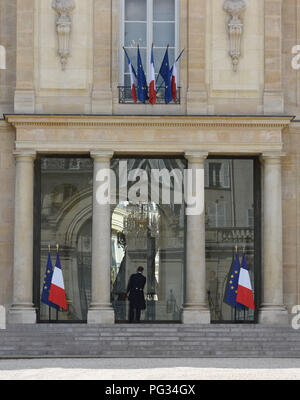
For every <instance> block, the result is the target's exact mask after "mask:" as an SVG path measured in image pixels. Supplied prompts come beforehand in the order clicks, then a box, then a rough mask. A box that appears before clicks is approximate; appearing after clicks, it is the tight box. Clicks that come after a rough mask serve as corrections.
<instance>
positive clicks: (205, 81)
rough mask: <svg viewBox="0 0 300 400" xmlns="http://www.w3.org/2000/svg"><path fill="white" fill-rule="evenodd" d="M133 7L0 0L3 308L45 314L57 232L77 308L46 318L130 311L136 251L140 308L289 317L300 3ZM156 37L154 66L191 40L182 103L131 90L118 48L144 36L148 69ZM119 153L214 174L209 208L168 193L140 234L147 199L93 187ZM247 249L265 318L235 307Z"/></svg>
mask: <svg viewBox="0 0 300 400" xmlns="http://www.w3.org/2000/svg"><path fill="white" fill-rule="evenodd" d="M138 3H139V6H138V7H137V2H136V1H135V0H85V1H82V0H60V1H58V0H56V1H55V0H53V1H52V0H9V1H6V0H0V18H1V24H0V44H1V45H3V46H5V48H6V66H7V69H6V70H2V71H0V108H1V110H0V111H1V114H3V119H2V120H1V121H0V142H1V147H0V176H1V185H2V190H1V193H0V276H1V279H0V304H4V305H5V306H6V309H7V313H8V318H9V321H10V322H11V323H36V322H40V321H42V320H47V318H48V310H45V309H43V305H42V304H41V303H40V293H41V290H42V285H43V283H42V282H43V271H44V268H45V266H46V261H47V250H48V244H50V245H51V248H52V249H55V245H56V243H59V245H60V254H61V260H62V266H63V269H64V268H65V282H66V287H67V297H68V302H69V303H68V304H69V310H68V313H62V312H59V313H58V314H59V315H57V316H56V317H51V313H50V314H49V319H50V320H52V319H53V318H54V319H55V318H57V319H58V320H62V321H67V320H69V321H74V320H78V321H82V322H86V321H87V322H88V323H113V322H115V320H123V319H125V316H126V307H127V305H126V302H125V300H124V298H122V296H121V295H122V294H124V287H123V286H124V282H125V281H126V280H127V279H128V277H129V274H130V273H131V272H132V271H133V270H134V269H135V268H136V266H137V265H139V264H140V263H142V264H143V265H144V266H145V267H146V269H147V278H148V281H149V282H152V281H151V279H153V282H154V283H153V285H152V286H151V285H150V286H149V287H148V288H147V296H148V297H147V301H148V307H147V308H148V311H147V315H146V314H145V316H144V319H145V320H150V321H151V320H158V321H159V320H161V321H165V320H168V321H169V320H174V321H182V322H183V323H210V322H211V321H230V322H235V321H240V320H245V321H248V322H259V323H288V320H289V317H290V316H291V309H292V307H293V306H294V305H296V304H300V298H299V296H300V278H299V277H300V265H299V254H298V253H299V250H300V247H299V246H300V239H299V237H300V236H299V229H300V214H299V210H300V207H299V204H300V203H299V202H300V186H299V184H298V181H299V171H300V169H299V168H300V150H298V144H299V145H300V141H299V138H298V135H299V134H300V122H299V121H300V105H299V101H300V100H299V99H300V84H299V82H300V81H299V79H300V77H299V74H300V71H299V70H298V69H297V51H298V50H297V49H295V46H297V45H300V37H299V35H300V34H299V32H300V25H299V21H300V20H299V12H300V2H299V0H285V1H282V0H264V1H262V0H251V1H247V0H226V1H224V0H160V1H159V2H158V1H156V0H141V1H139V2H138ZM141 4H142V6H141ZM143 5H144V8H143ZM132 10H134V13H137V14H138V15H137V16H136V17H135V16H133V11H132ZM164 35H165V36H164ZM165 38H166V39H165ZM167 40H168V41H170V42H167ZM139 41H140V42H139ZM152 42H154V46H155V47H156V53H155V55H156V60H157V66H156V68H159V64H160V63H161V60H162V57H163V52H164V48H165V47H166V45H167V44H170V58H171V60H174V58H175V56H177V54H179V52H180V50H181V49H183V48H184V49H185V51H184V53H183V56H182V57H181V59H180V62H179V63H178V65H177V68H178V71H179V85H180V93H179V92H178V96H179V94H180V99H179V101H177V102H176V103H174V102H172V103H170V104H164V102H163V101H160V102H159V104H156V105H154V106H152V105H151V104H134V103H133V102H132V101H131V99H130V97H129V96H127V95H126V91H125V92H124V86H126V82H128V71H127V69H126V65H125V64H126V63H125V60H124V53H123V49H122V47H123V46H125V48H127V50H128V52H129V54H130V56H131V57H132V60H133V62H134V60H136V58H135V57H136V53H135V52H136V47H137V43H140V45H141V46H140V47H141V51H142V56H143V57H144V58H143V61H144V67H145V70H146V72H149V59H150V49H151V43H152ZM172 57H173V58H172ZM299 64H300V63H299ZM156 72H158V69H157V70H156ZM148 76H149V74H148ZM126 79H127V80H126ZM124 93H125V95H124ZM160 100H163V99H160ZM299 148H300V147H299ZM116 160H119V162H120V161H121V160H127V166H129V165H131V168H133V166H134V165H136V164H135V163H137V165H138V164H139V160H146V161H147V162H146V161H145V163H144V164H143V166H142V168H144V169H145V171H146V170H147V168H149V165H151V163H154V164H155V162H158V161H159V160H162V161H159V162H161V165H165V166H166V168H169V167H168V165H169V166H171V165H173V164H172V163H173V162H175V161H176V163H177V165H179V164H180V163H181V164H180V165H186V166H188V168H190V169H192V170H193V169H199V170H204V176H205V179H204V180H203V182H202V181H201V185H200V186H201V191H200V194H199V196H200V200H201V199H204V198H205V203H206V205H205V209H204V211H203V212H202V213H201V215H198V216H196V217H195V216H186V218H182V217H181V216H180V215H181V214H180V213H181V212H182V211H180V210H179V208H178V210H177V208H176V207H171V208H170V207H169V208H168V207H163V206H161V205H159V204H158V205H156V206H157V208H155V207H154V208H153V210H154V211H153V210H152V214H153V215H155V216H157V213H158V214H159V216H160V221H161V225H160V227H159V231H160V234H158V235H155V234H153V235H152V236H151V234H150V236H149V235H148V234H147V227H146V228H145V229H144V231H143V232H142V231H141V232H139V233H140V236H139V238H142V237H143V243H142V242H139V241H138V239H137V238H136V237H135V238H133V239H132V238H130V234H132V231H130V232H129V231H128V229H127V231H128V232H127V233H126V232H125V231H124V229H125V222H124V221H125V219H126V218H129V219H130V218H131V217H133V216H134V215H136V214H135V211H137V210H134V209H129V208H128V209H127V208H126V207H125V206H126V205H125V206H124V204H121V205H120V204H119V205H118V206H117V207H110V205H100V204H98V203H97V201H96V196H97V190H98V186H99V182H98V180H97V174H98V173H99V171H101V170H102V169H103V168H110V167H111V166H112V165H113V163H114V162H116ZM136 160H137V161H136ZM151 160H152V161H151ZM153 160H154V161H153ZM155 160H156V161H155ZM157 160H158V161H157ZM172 160H173V161H172ZM174 160H175V161H174ZM168 163H169V164H168ZM170 168H171V167H170ZM249 171H250V172H251V173H250V172H249ZM245 182H246V184H245ZM249 199H251V200H249ZM133 208H134V207H133ZM157 210H159V211H157ZM148 217H149V211H148ZM137 218H140V216H138V217H137ZM126 221H127V219H126ZM172 224H173V225H172ZM172 227H173V228H172ZM124 232H125V233H124ZM122 235H123V236H122ZM124 236H125V239H126V249H125V247H124V246H123V247H122V244H123V245H124ZM122 237H123V242H122ZM236 245H237V246H238V248H239V251H240V252H241V251H242V250H241V249H242V248H243V247H244V248H245V253H246V256H247V261H248V266H249V272H250V275H251V279H252V283H253V287H254V291H255V301H256V309H255V313H254V315H252V314H251V313H249V312H248V310H246V311H245V310H244V311H243V312H242V313H241V312H239V311H237V310H232V309H230V308H229V306H228V305H225V306H224V305H223V297H224V290H225V283H226V278H227V273H228V271H229V268H230V266H231V262H232V254H233V252H234V248H235V246H236ZM151 246H152V247H151ZM149 249H150V250H149ZM151 249H152V250H151ZM153 249H154V250H153ZM122 251H123V253H122ZM151 251H152V253H151ZM151 254H152V256H151ZM149 257H150V258H149ZM151 257H152V258H151ZM149 259H150V261H149ZM124 268H125V269H124ZM41 271H42V272H41ZM82 271H83V272H82ZM122 271H123V272H122ZM124 271H125V272H124ZM118 274H119V280H118V279H117V277H118ZM122 274H123V275H122ZM121 280H123V281H124V282H123V281H122V282H123V283H122V285H123V286H122V288H121V289H120V290H119V292H116V296H115V295H114V293H115V292H114V290H115V288H117V287H118V286H117V284H120V282H121ZM83 281H85V284H84V285H83V283H82V282H83ZM178 282H179V283H178ZM75 289H76V290H75ZM175 292H176V293H175ZM122 301H123V303H122ZM175 302H176V307H175ZM124 307H125V308H124ZM122 310H123V311H122ZM124 310H125V311H124ZM151 310H154V311H153V312H152V311H151ZM150 311H151V312H150ZM117 313H119V314H118V315H120V317H118V318H117V317H116V314H117ZM53 315H54V314H53Z"/></svg>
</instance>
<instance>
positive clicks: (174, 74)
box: [171, 62, 178, 103]
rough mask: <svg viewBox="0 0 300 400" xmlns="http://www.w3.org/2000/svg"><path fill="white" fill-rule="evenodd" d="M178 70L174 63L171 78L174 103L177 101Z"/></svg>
mask: <svg viewBox="0 0 300 400" xmlns="http://www.w3.org/2000/svg"><path fill="white" fill-rule="evenodd" d="M177 80H178V77H177V68H176V62H175V63H174V65H173V67H172V77H171V87H172V98H173V101H175V103H176V100H177Z"/></svg>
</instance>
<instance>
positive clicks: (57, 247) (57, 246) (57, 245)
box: [56, 243, 59, 253]
mask: <svg viewBox="0 0 300 400" xmlns="http://www.w3.org/2000/svg"><path fill="white" fill-rule="evenodd" d="M58 249H59V244H58V243H56V251H57V253H58Z"/></svg>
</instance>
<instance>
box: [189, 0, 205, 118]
mask: <svg viewBox="0 0 300 400" xmlns="http://www.w3.org/2000/svg"><path fill="white" fill-rule="evenodd" d="M188 21H189V23H188V48H189V51H188V90H187V114H188V115H193V114H194V115H199V114H207V88H206V82H205V33H206V0H189V1H188Z"/></svg>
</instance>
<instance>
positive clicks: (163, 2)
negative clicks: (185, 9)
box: [153, 0, 175, 21]
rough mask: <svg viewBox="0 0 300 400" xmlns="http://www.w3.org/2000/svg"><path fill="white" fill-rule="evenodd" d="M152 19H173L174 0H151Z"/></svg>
mask: <svg viewBox="0 0 300 400" xmlns="http://www.w3.org/2000/svg"><path fill="white" fill-rule="evenodd" d="M153 20H154V21H175V0H153Z"/></svg>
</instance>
